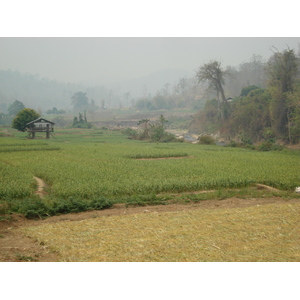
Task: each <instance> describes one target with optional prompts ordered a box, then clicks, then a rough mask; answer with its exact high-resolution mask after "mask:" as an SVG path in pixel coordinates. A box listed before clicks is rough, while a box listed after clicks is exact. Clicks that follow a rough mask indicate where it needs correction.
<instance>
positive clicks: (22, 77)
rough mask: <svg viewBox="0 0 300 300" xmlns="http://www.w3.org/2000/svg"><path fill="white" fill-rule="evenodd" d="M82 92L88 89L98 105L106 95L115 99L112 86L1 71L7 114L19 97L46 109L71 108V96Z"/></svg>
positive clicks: (0, 96)
mask: <svg viewBox="0 0 300 300" xmlns="http://www.w3.org/2000/svg"><path fill="white" fill-rule="evenodd" d="M78 91H84V92H86V93H87V94H88V96H89V98H90V99H93V100H94V101H95V103H98V105H100V104H101V100H102V99H103V98H106V99H110V100H111V102H113V101H114V98H113V97H110V98H109V96H108V95H109V91H108V89H106V88H104V87H101V86H98V87H87V86H84V85H81V84H74V83H63V82H58V81H55V80H50V79H47V78H41V77H39V76H38V75H32V74H26V73H20V72H17V71H11V70H6V71H4V70H0V111H1V112H3V113H6V111H7V109H8V107H9V105H10V104H11V103H13V102H14V101H15V100H18V101H21V102H22V103H24V105H25V106H26V107H30V108H34V109H36V110H40V111H42V112H46V111H47V110H49V109H52V108H53V107H56V108H58V109H64V110H66V111H67V110H69V109H71V108H72V106H71V97H72V96H73V95H74V94H75V93H76V92H78Z"/></svg>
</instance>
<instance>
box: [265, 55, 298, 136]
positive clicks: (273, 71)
mask: <svg viewBox="0 0 300 300" xmlns="http://www.w3.org/2000/svg"><path fill="white" fill-rule="evenodd" d="M297 63H298V59H297V57H296V55H295V52H294V50H290V49H287V50H284V51H282V52H278V51H277V52H275V53H274V54H273V56H272V57H271V58H270V59H269V61H268V64H267V71H268V76H269V89H270V91H271V93H272V102H271V105H270V110H271V116H272V127H273V128H274V130H275V133H276V135H277V136H278V137H280V138H283V139H285V140H287V139H288V138H287V137H288V136H289V132H288V123H289V119H290V116H289V114H290V113H291V111H289V106H288V94H289V93H293V90H294V85H295V80H296V77H297V71H298V70H297Z"/></svg>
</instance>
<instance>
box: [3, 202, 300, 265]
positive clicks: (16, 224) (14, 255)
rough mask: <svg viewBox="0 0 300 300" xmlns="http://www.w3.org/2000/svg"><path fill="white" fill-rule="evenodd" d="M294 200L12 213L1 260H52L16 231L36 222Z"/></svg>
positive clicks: (6, 225)
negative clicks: (32, 216)
mask: <svg viewBox="0 0 300 300" xmlns="http://www.w3.org/2000/svg"><path fill="white" fill-rule="evenodd" d="M283 202H285V203H287V202H288V203H295V202H299V199H290V200H284V199H282V198H280V197H273V198H265V199H257V198H253V199H238V198H230V199H226V200H207V201H201V202H199V203H189V204H169V205H157V206H143V207H132V208H126V207H125V205H124V204H117V205H115V206H114V207H112V208H110V209H106V210H100V211H88V212H82V213H76V214H66V215H60V216H54V217H49V218H47V219H45V220H28V219H26V218H25V217H24V216H22V215H19V214H13V215H11V216H10V217H9V218H5V219H4V220H1V221H0V262H21V261H39V262H55V261H58V256H57V254H56V253H53V251H50V250H49V249H48V247H47V245H43V244H42V245H41V244H39V243H38V242H37V241H36V240H33V239H31V238H28V237H26V236H25V235H24V234H22V233H21V232H19V231H18V230H16V229H18V228H21V227H25V226H37V225H42V224H45V223H53V222H61V224H62V226H63V222H65V221H68V222H69V221H79V220H84V219H89V218H102V217H109V216H117V215H119V216H121V215H128V214H139V213H153V212H160V213H162V212H172V211H184V210H195V209H220V208H237V207H248V206H256V205H267V204H272V203H283Z"/></svg>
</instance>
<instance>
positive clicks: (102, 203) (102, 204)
mask: <svg viewBox="0 0 300 300" xmlns="http://www.w3.org/2000/svg"><path fill="white" fill-rule="evenodd" d="M112 206H113V203H112V201H111V200H108V199H106V198H105V197H103V196H101V197H100V198H96V199H93V200H92V201H91V203H90V204H89V208H90V209H96V210H100V209H105V208H110V207H112Z"/></svg>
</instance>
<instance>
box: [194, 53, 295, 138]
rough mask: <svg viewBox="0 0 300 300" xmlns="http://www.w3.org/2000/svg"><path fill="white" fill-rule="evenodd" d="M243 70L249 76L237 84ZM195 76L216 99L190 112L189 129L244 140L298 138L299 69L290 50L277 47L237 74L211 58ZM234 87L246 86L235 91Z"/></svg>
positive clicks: (213, 98)
mask: <svg viewBox="0 0 300 300" xmlns="http://www.w3.org/2000/svg"><path fill="white" fill-rule="evenodd" d="M249 66H250V65H249ZM246 70H247V71H251V73H252V76H249V79H248V80H246V81H243V82H242V84H241V79H242V77H241V76H239V74H245V71H246ZM237 75H238V76H237ZM250 78H251V80H250ZM197 79H198V82H199V83H206V84H208V85H207V86H208V91H212V92H213V93H214V96H215V97H212V98H211V99H210V100H208V101H207V102H206V104H205V108H204V109H203V110H201V111H199V112H198V113H197V114H196V115H195V116H194V121H193V123H192V125H191V127H190V131H191V132H196V133H202V134H203V133H206V134H220V135H221V136H223V137H225V138H227V139H228V140H230V139H235V140H238V141H240V142H243V143H248V144H251V143H254V142H259V141H262V140H264V141H272V142H274V141H275V140H278V141H282V142H284V143H291V144H293V143H298V142H300V67H299V55H297V54H296V53H295V51H294V50H292V49H287V50H284V51H282V52H278V51H276V50H275V51H274V53H273V55H272V56H271V57H270V58H269V60H268V61H267V62H266V63H265V64H258V63H257V61H253V62H252V65H251V68H249V69H244V68H241V69H240V70H239V71H238V72H237V71H236V70H230V69H228V68H227V69H223V68H222V67H221V64H220V63H219V62H216V61H211V62H210V63H207V64H205V65H203V66H202V67H201V68H200V69H199V71H198V73H197ZM238 83H239V84H240V85H238ZM235 86H237V87H238V86H239V87H241V86H244V87H243V88H242V89H240V92H239V94H238V95H237V94H236V93H237V92H238V90H239V89H238V88H236V89H235V90H234V87H235ZM233 91H235V94H234V93H233ZM227 95H230V97H228V96H227ZM232 95H234V97H232Z"/></svg>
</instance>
